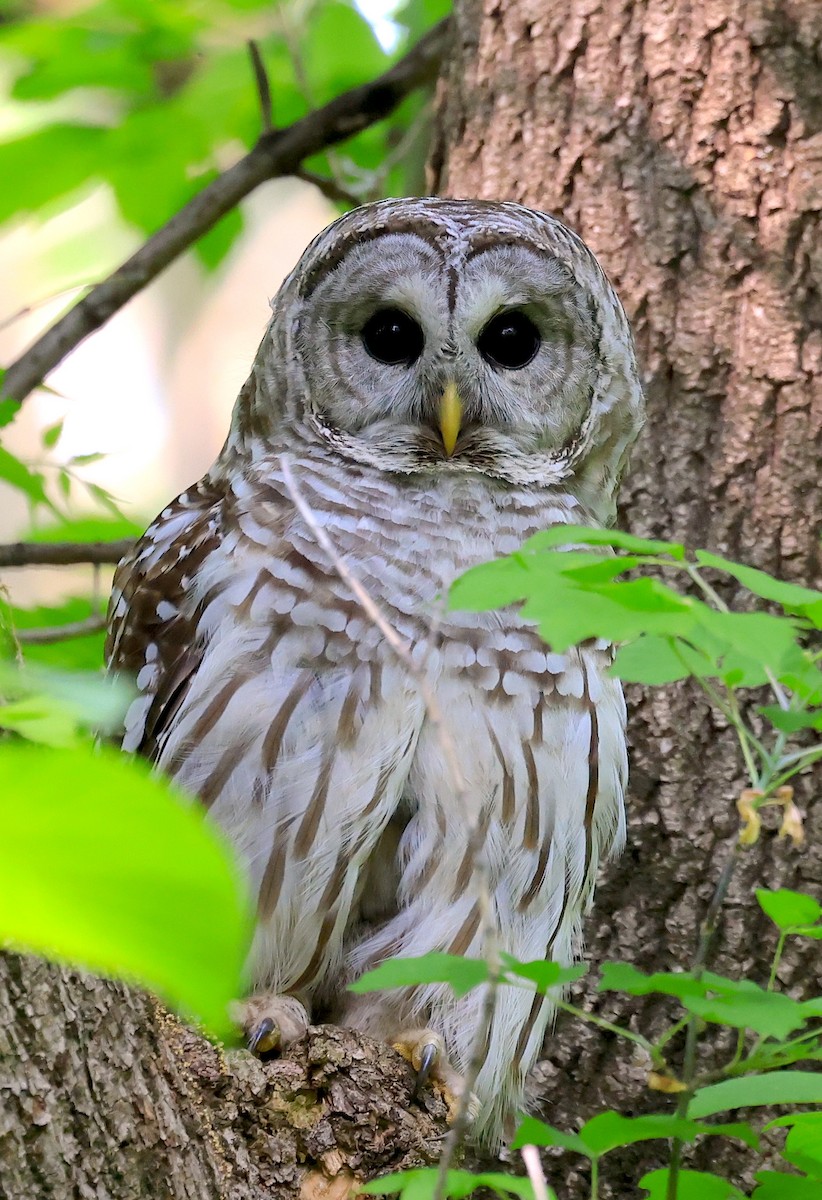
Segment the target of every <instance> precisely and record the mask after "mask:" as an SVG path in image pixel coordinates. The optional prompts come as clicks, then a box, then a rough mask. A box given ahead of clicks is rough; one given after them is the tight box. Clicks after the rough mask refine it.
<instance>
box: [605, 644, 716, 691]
mask: <svg viewBox="0 0 822 1200" xmlns="http://www.w3.org/2000/svg"><path fill="white" fill-rule="evenodd" d="M697 655H698V652H697V651H694V650H692V649H691V647H689V646H684V645H683V643H682V642H680V641H679V639H678V638H666V637H655V636H653V635H646V636H644V637H640V638H638V639H637V640H636V641H635V642H629V643H628V645H627V646H620V648H619V650H618V651H617V655H616V658H615V660H614V663H613V666H612V667H611V673H612V674H614V675H616V676H617V678H619V679H624V680H625V681H626V682H628V683H647V684H650V685H652V686H658V685H661V684H665V683H675V682H676V680H678V679H687V677H688V676H689V675H693V674H696V673H697V672H695V671H694V670H693V668H692V666H691V665H689V664H691V663H695V662H696V661H697ZM712 666H713V663H711V662H709V661H708V660H707V659H706V660H705V668H706V669H705V670H702V671H699V672H698V673H699V674H700V675H710V674H712V673H713V672H712V670H711V668H712Z"/></svg>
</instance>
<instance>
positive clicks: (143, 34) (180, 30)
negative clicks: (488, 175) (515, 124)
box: [0, 0, 448, 268]
mask: <svg viewBox="0 0 822 1200" xmlns="http://www.w3.org/2000/svg"><path fill="white" fill-rule="evenodd" d="M447 8H448V5H447V3H446V2H445V0H408V2H407V3H406V4H404V5H403V6H402V7H401V8H400V9H399V10H398V11H397V12H396V15H395V22H396V35H397V36H396V45H395V46H394V47H393V48H392V49H391V51H386V50H384V49H383V48H382V47H381V46H380V43H379V42H378V41H377V38H376V37H375V34H374V31H373V29H372V27H371V25H370V24H369V23H368V21H367V20H366V19H365V18H364V17H363V16H362V15H361V13H360V12H359V11H358V9H357V8H356V7H355V6H354V4H353V3H350V2H347V0H289V2H288V3H272V2H271V0H98V2H97V3H92V4H82V5H81V4H77V5H75V6H73V7H72V8H70V9H69V11H68V13H67V14H65V15H62V16H60V17H56V16H54V15H51V14H49V13H48V11H45V12H43V11H40V10H37V11H35V10H34V9H33V7H32V6H29V5H18V6H17V7H16V9H14V8H13V9H12V10H11V13H10V14H8V15H7V16H6V18H5V21H4V22H3V23H0V79H2V78H3V77H5V79H6V81H7V83H6V86H7V88H8V93H9V99H10V101H11V105H10V108H9V117H8V118H7V119H6V120H5V122H4V124H5V125H6V127H7V128H6V132H5V140H3V141H2V142H0V175H1V176H2V177H3V178H5V179H13V180H14V181H15V186H14V187H13V188H11V187H7V188H4V189H2V195H0V225H1V224H2V223H3V222H7V221H10V220H12V219H14V218H15V217H17V216H19V215H22V214H35V215H36V216H37V217H38V218H40V219H45V218H47V217H49V216H52V215H54V213H55V212H56V211H58V210H59V209H60V208H63V207H67V206H70V205H72V204H74V203H76V202H77V201H78V199H79V198H81V197H82V196H84V195H86V194H87V192H88V191H89V190H90V189H91V188H92V187H94V186H95V185H98V184H100V183H103V184H106V185H107V186H108V188H109V189H110V190H111V193H112V194H113V196H114V199H115V201H116V206H117V210H118V211H119V213H120V215H121V216H122V217H123V219H124V220H125V221H126V222H127V223H128V224H129V225H131V226H133V227H134V228H135V229H136V230H138V231H139V232H140V234H149V233H153V232H154V231H155V230H156V229H157V228H159V227H160V226H161V225H162V224H164V222H166V221H167V220H168V219H169V218H170V217H171V216H173V214H174V213H175V212H176V211H177V210H178V209H179V208H181V207H182V205H184V204H185V203H186V202H187V201H188V200H190V199H191V197H192V196H193V195H195V193H197V192H198V191H199V190H201V189H202V188H203V187H204V186H205V184H207V183H208V182H209V181H210V180H211V179H213V178H214V176H215V175H216V174H217V173H218V172H219V171H220V170H223V169H225V168H226V167H227V166H228V165H230V164H231V163H232V162H234V161H236V159H237V158H239V157H240V156H241V155H242V154H243V153H244V152H245V151H246V150H247V149H248V148H250V147H251V145H253V143H254V142H255V140H256V139H257V137H258V136H259V134H260V132H261V113H260V103H259V98H258V95H257V89H256V85H255V81H254V75H253V72H252V69H251V65H250V58H249V52H248V47H247V42H248V40H249V39H254V40H255V41H256V42H257V43H258V45H259V48H260V52H261V55H262V58H263V61H264V63H265V66H266V69H267V71H268V74H269V78H270V83H271V90H272V100H273V114H274V123H275V125H276V126H284V125H289V124H291V123H292V122H293V121H296V120H297V119H299V118H300V117H302V116H304V115H305V113H306V112H308V111H309V109H311V108H312V107H314V106H316V105H320V104H324V103H326V102H327V101H329V100H330V99H332V98H333V97H334V96H336V95H337V94H339V93H340V92H342V91H345V90H346V89H348V88H351V87H353V86H355V85H357V84H360V83H363V82H365V81H367V80H368V79H370V78H372V77H374V76H375V75H378V74H380V73H381V72H382V71H384V70H386V69H387V68H388V66H389V65H390V64H391V63H392V62H393V61H395V60H396V59H397V58H398V57H399V56H400V55H401V54H403V53H404V52H405V51H406V50H407V48H408V46H409V44H410V43H411V42H412V41H414V40H416V38H417V37H418V36H419V34H420V33H422V32H423V31H424V29H425V28H427V27H429V26H430V25H432V24H433V23H435V22H436V21H437V20H438V19H439V18H440V17H441V16H443V15H444V14H445V12H446V11H447ZM425 103H426V101H425V99H424V98H422V97H419V96H414V97H409V99H408V100H407V101H406V102H405V104H403V106H402V107H401V109H400V110H399V111H398V112H397V113H396V114H395V115H394V116H393V117H392V118H391V119H390V120H389V121H387V122H384V123H383V124H382V125H380V126H377V127H374V128H371V129H368V130H366V131H364V132H363V133H361V134H360V135H358V136H357V137H355V138H353V139H352V140H351V141H350V142H348V143H346V144H345V145H344V147H343V148H342V149H341V150H338V151H335V152H334V153H333V154H330V155H321V156H318V157H317V158H316V159H315V160H313V161H311V162H307V163H306V167H307V168H308V169H311V170H313V171H316V172H320V173H323V174H325V175H329V176H333V177H334V179H335V181H336V182H337V184H339V185H340V186H342V187H344V188H345V189H346V190H348V191H350V192H352V193H353V194H354V195H356V197H357V198H358V199H363V200H364V199H369V198H377V197H379V196H382V195H391V194H400V193H404V192H413V191H417V190H419V189H420V187H421V178H420V176H419V171H420V167H421V162H422V158H423V154H422V152H421V151H419V149H418V150H417V153H414V152H413V151H414V144H413V143H414V140H415V137H414V134H415V133H416V134H419V135H422V133H423V130H422V129H421V128H420V125H419V121H420V113H421V111H422V110H423V108H424V106H425ZM9 124H10V125H11V128H10V129H9V128H8V126H9ZM409 134H410V135H411V136H410V137H409ZM416 140H421V138H417V139H416ZM398 147H402V149H403V153H402V154H401V155H400V156H399V158H398V157H397V156H396V151H397V148H398ZM241 229H242V217H241V213H240V212H239V211H234V212H232V213H229V214H228V215H227V216H226V217H225V218H224V219H223V220H222V221H221V222H220V223H219V224H218V225H217V226H216V227H215V228H214V229H213V230H212V231H211V232H210V233H208V234H207V235H206V236H205V237H204V238H202V239H201V240H200V242H199V243H198V244H197V247H196V249H197V253H198V254H199V257H200V259H201V261H202V262H203V263H204V265H205V266H206V267H207V268H213V267H215V266H216V265H217V264H218V263H219V262H220V260H221V259H222V258H223V256H224V255H225V254H226V252H227V251H228V249H229V248H230V246H231V244H232V243H233V241H234V239H235V238H236V236H237V235H238V233H239V232H240V230H241Z"/></svg>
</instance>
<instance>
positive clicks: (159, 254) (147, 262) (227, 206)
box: [3, 21, 449, 401]
mask: <svg viewBox="0 0 822 1200" xmlns="http://www.w3.org/2000/svg"><path fill="white" fill-rule="evenodd" d="M448 36H449V24H448V22H447V21H442V22H440V24H439V25H436V26H435V27H434V28H433V29H432V30H430V32H429V33H427V34H426V35H425V36H424V37H423V38H421V39H420V41H419V42H417V44H416V45H415V46H414V47H413V48H412V49H411V50H409V52H408V54H406V55H405V57H404V58H401V59H400V61H399V62H397V63H395V64H394V66H393V67H391V68H390V69H389V70H388V71H385V72H384V73H383V74H382V75H380V76H378V77H377V78H376V79H374V80H372V81H371V82H370V83H365V84H361V85H360V86H359V87H356V88H352V89H351V90H350V91H348V92H344V93H343V94H342V95H341V96H337V97H336V98H335V99H334V100H332V101H331V102H330V103H329V104H326V105H324V106H323V107H322V108H318V109H316V110H315V111H314V112H310V113H309V114H308V115H307V116H305V117H303V118H302V119H301V120H300V121H296V122H295V123H294V124H293V125H289V126H288V127H287V128H286V129H278V130H272V131H271V132H269V133H264V134H263V135H262V137H261V138H260V139H259V140H258V142H257V143H256V145H255V146H254V147H253V149H252V150H251V151H250V152H249V153H248V154H246V155H245V157H244V158H241V159H240V161H239V162H238V163H235V165H234V166H233V167H230V168H229V170H227V171H224V172H223V174H222V175H220V176H218V178H217V179H215V180H214V181H213V183H211V184H209V185H208V187H206V188H204V189H203V190H202V191H201V192H200V193H199V194H198V195H196V196H195V197H194V198H193V199H192V200H190V201H189V202H188V204H186V205H185V206H184V207H183V208H181V209H180V211H179V212H178V213H176V214H175V216H173V217H172V218H171V220H170V221H169V222H168V223H167V224H166V225H164V226H163V227H162V229H159V230H158V231H157V233H155V234H154V235H153V236H152V237H150V238H149V239H148V241H147V242H145V243H144V245H142V246H141V247H140V249H139V250H138V251H137V252H136V253H135V254H133V255H132V256H131V258H129V259H127V261H126V262H124V263H123V265H122V266H121V267H119V268H118V269H117V270H116V271H115V272H114V273H113V274H112V275H110V276H109V277H108V278H107V279H105V280H104V281H103V282H102V283H99V284H97V286H96V287H94V288H92V290H91V291H90V292H89V293H88V295H87V296H85V297H84V298H83V299H82V300H81V301H79V303H78V304H76V305H75V306H74V308H72V309H71V310H70V311H69V312H68V313H66V315H65V316H64V317H62V318H61V319H60V320H59V321H57V322H56V324H54V325H53V326H52V327H51V328H50V329H48V330H47V331H46V332H45V333H44V334H43V336H42V337H40V338H38V340H37V341H36V342H35V343H34V345H33V346H31V347H30V349H28V350H27V351H26V352H25V354H23V355H22V356H21V357H20V358H18V359H17V361H16V362H14V363H12V364H11V366H10V367H9V368H8V371H7V372H6V377H5V381H4V393H3V394H4V395H5V396H7V397H9V398H11V399H13V400H18V401H20V400H24V399H25V397H26V396H28V395H29V393H30V392H31V391H33V389H34V388H36V387H37V386H38V385H39V384H41V383H42V382H43V380H44V379H45V377H46V376H47V375H48V373H49V372H50V371H52V370H54V368H55V367H56V366H57V365H58V363H60V362H62V360H63V359H64V358H65V356H66V355H67V354H68V353H69V351H71V350H73V349H74V348H75V346H78V345H79V344H80V342H82V341H83V340H84V339H85V338H87V337H88V335H89V334H90V333H93V332H94V331H95V330H96V329H99V328H100V326H101V325H104V324H105V323H106V321H108V320H109V318H110V317H112V316H113V315H114V313H116V312H117V311H118V310H119V309H121V308H122V307H123V305H124V304H125V303H126V302H127V301H128V300H130V299H131V298H132V296H134V295H136V294H137V292H139V291H142V289H143V288H144V287H146V285H147V284H149V283H151V281H152V280H153V279H155V278H156V277H157V276H158V275H159V274H160V272H161V271H163V270H164V269H165V268H166V267H167V266H168V265H169V264H170V263H171V262H173V261H174V259H176V258H178V257H179V255H180V254H182V253H183V251H185V250H187V249H188V248H189V246H191V245H193V243H194V242H196V241H197V239H198V238H200V237H202V236H203V234H204V233H207V232H208V230H209V229H211V228H212V227H213V226H214V225H216V224H217V222H218V221H219V220H220V218H221V217H224V216H225V215H226V213H228V212H230V211H231V209H232V208H234V207H236V205H237V204H239V202H240V201H241V200H243V199H244V198H245V197H246V196H248V195H249V194H250V193H251V192H253V191H254V189H255V188H257V187H259V185H260V184H261V183H264V182H265V181H266V180H268V179H274V178H276V177H277V176H281V175H293V174H294V172H295V171H296V170H297V169H298V167H299V166H300V164H301V162H302V161H303V159H305V158H308V157H309V156H310V155H312V154H317V153H319V152H320V151H321V150H324V149H326V148H327V147H329V146H334V145H336V144H337V143H338V142H342V141H345V139H346V138H350V137H353V135H354V134H355V133H359V132H360V131H361V130H363V129H366V128H368V126H370V125H374V124H376V123H377V122H378V121H381V120H383V119H384V118H385V117H387V116H388V115H389V114H390V113H391V112H393V110H394V109H395V108H396V107H397V105H398V104H399V103H400V101H401V100H403V99H404V97H405V96H407V95H408V93H409V92H411V91H414V90H415V89H416V88H418V87H422V86H423V85H424V84H427V83H430V82H432V81H433V80H434V79H435V77H436V75H437V72H438V70H439V65H440V62H441V59H442V56H443V53H444V50H445V47H446V45H447V41H448Z"/></svg>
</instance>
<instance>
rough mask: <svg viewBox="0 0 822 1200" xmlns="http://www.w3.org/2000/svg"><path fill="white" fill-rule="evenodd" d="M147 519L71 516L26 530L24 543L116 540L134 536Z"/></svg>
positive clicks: (144, 525)
mask: <svg viewBox="0 0 822 1200" xmlns="http://www.w3.org/2000/svg"><path fill="white" fill-rule="evenodd" d="M146 524H147V522H138V521H132V520H130V519H129V518H128V517H124V516H123V515H122V514H120V515H118V516H108V517H107V516H102V515H100V516H93V517H71V518H68V519H67V520H63V521H60V522H59V523H57V522H55V523H53V524H50V525H39V526H36V527H34V528H32V529H28V530H26V532H25V533H24V534H23V536H22V538H21V541H24V542H38V543H44V542H45V543H49V542H116V541H119V540H120V539H121V538H138V537H140V535H141V534H142V533H143V530H144V529H145V527H146Z"/></svg>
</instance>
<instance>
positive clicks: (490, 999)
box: [280, 455, 500, 1200]
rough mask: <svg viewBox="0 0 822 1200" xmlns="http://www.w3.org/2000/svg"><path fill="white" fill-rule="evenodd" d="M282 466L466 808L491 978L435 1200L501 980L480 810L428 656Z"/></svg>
mask: <svg viewBox="0 0 822 1200" xmlns="http://www.w3.org/2000/svg"><path fill="white" fill-rule="evenodd" d="M280 468H281V470H282V473H283V482H284V484H285V487H286V491H287V492H288V494H289V496H290V497H291V500H292V501H293V503H294V507H295V508H296V509H297V511H298V512H299V514H300V516H301V517H302V518H303V520H304V521H305V523H306V525H307V526H308V528H309V529H310V530H311V533H312V534H313V535H314V537H315V538H316V540H317V544H318V545H319V547H320V549H321V550H323V552H324V553H325V554H326V556H327V557H328V559H329V561H330V562H331V565H332V566H333V568H334V570H335V571H336V572H337V575H338V576H339V577H340V579H341V580H342V581H343V583H344V584H345V585H346V587H347V588H348V589H349V591H350V592H351V594H352V595H353V597H354V599H355V600H356V601H357V603H358V604H359V606H360V608H361V609H362V611H363V613H364V614H365V616H366V617H367V618H368V620H369V621H370V622H371V624H372V625H374V626H375V627H376V628H377V629H378V630H379V631H380V633H381V634H382V636H383V637H384V638H385V640H386V642H387V644H388V645H389V646H390V648H391V650H392V651H393V653H394V655H395V656H396V658H397V659H398V661H399V662H400V663H401V664H402V666H403V667H404V668H405V670H406V671H407V672H408V674H409V675H410V676H411V678H412V679H413V680H414V682H415V684H416V686H417V688H418V689H419V693H420V696H421V698H422V701H423V704H424V705H425V711H426V716H427V718H428V720H429V722H430V723H431V726H432V727H433V731H434V736H435V737H436V739H437V741H438V742H439V746H440V750H441V751H442V756H443V760H444V764H445V769H446V771H447V773H448V777H449V783H450V786H451V792H452V795H453V798H454V800H455V802H456V803H457V804H458V805H459V806H460V808H461V809H462V812H463V819H464V820H465V823H466V828H467V829H468V830H469V834H468V854H469V855H470V859H471V861H472V863H473V866H474V871H473V880H474V885H475V888H476V892H477V904H478V907H479V914H480V923H479V929H480V937H481V942H482V949H483V957H484V958H485V961H486V962H487V964H488V968H489V975H490V979H489V982H488V984H487V986H486V991H485V996H484V998H483V1005H482V1013H481V1016H480V1022H479V1028H478V1030H477V1032H476V1035H475V1038H474V1045H473V1053H472V1055H471V1061H470V1063H469V1065H468V1070H467V1071H466V1073H465V1080H464V1083H465V1086H464V1088H463V1091H462V1094H461V1096H460V1098H459V1104H458V1106H457V1113H456V1116H455V1118H454V1123H453V1124H452V1126H451V1128H450V1130H449V1131H448V1136H447V1137H446V1139H445V1142H444V1144H443V1151H442V1155H441V1157H440V1162H439V1169H438V1174H437V1182H436V1185H435V1188H434V1196H433V1200H442V1197H443V1196H444V1194H445V1185H446V1182H447V1177H448V1169H449V1167H450V1165H451V1162H452V1160H453V1156H454V1152H455V1151H456V1149H457V1147H458V1146H459V1143H460V1139H461V1138H462V1136H463V1134H464V1133H465V1130H466V1128H467V1126H468V1124H469V1121H470V1110H471V1099H472V1093H473V1089H474V1085H475V1084H476V1081H477V1076H478V1075H479V1072H480V1068H481V1067H482V1062H483V1056H484V1054H485V1047H486V1044H487V1041H488V1034H489V1031H490V1028H491V1021H492V1019H493V1015H494V1006H495V1004H496V994H497V986H498V982H499V976H500V961H499V951H498V946H497V931H496V925H495V922H494V916H493V910H492V906H491V889H490V884H489V880H488V869H487V865H486V863H485V860H484V858H483V855H482V853H481V851H482V843H483V832H482V823H481V820H480V815H479V812H477V815H476V816H474V815H473V814H472V812H471V805H470V798H469V795H468V789H467V787H466V783H465V777H464V775H463V773H462V768H461V766H460V762H459V756H458V754H457V748H456V744H455V742H454V739H453V737H452V736H451V732H450V730H449V728H448V726H447V725H446V723H445V720H444V718H443V713H442V708H441V707H440V703H439V700H438V699H437V695H436V693H435V691H434V689H433V688H432V687H431V684H430V683H429V681H428V678H427V676H426V673H425V665H424V662H423V663H421V664H420V663H416V662H415V661H414V659H413V658H412V656H411V647H410V646H409V644H408V642H407V641H406V640H405V639H404V638H403V637H401V636H400V634H399V633H398V632H397V630H396V629H395V628H394V626H393V625H392V624H391V623H390V621H388V620H387V619H386V617H385V616H384V615H383V613H382V611H381V610H380V608H379V605H378V604H377V603H376V602H375V601H374V599H373V598H372V597H371V596H370V595H369V593H368V591H367V590H366V588H365V587H364V586H363V585H362V583H361V582H360V581H359V579H357V577H356V575H355V574H354V573H353V572H352V571H351V569H350V567H349V566H348V564H347V563H346V561H345V559H344V558H343V557H342V555H341V554H340V553H339V551H338V550H337V548H336V546H335V545H334V543H333V542H332V541H331V538H330V537H329V536H328V534H327V533H326V531H325V529H323V527H322V526H321V525H320V524H319V522H318V521H317V518H316V517H315V516H314V514H313V512H312V511H311V508H310V507H309V505H308V502H307V501H306V499H305V497H304V496H303V494H302V492H301V491H300V489H299V487H298V486H297V483H296V480H295V479H294V474H293V472H292V470H291V463H290V459H289V457H288V455H281V456H280Z"/></svg>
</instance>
